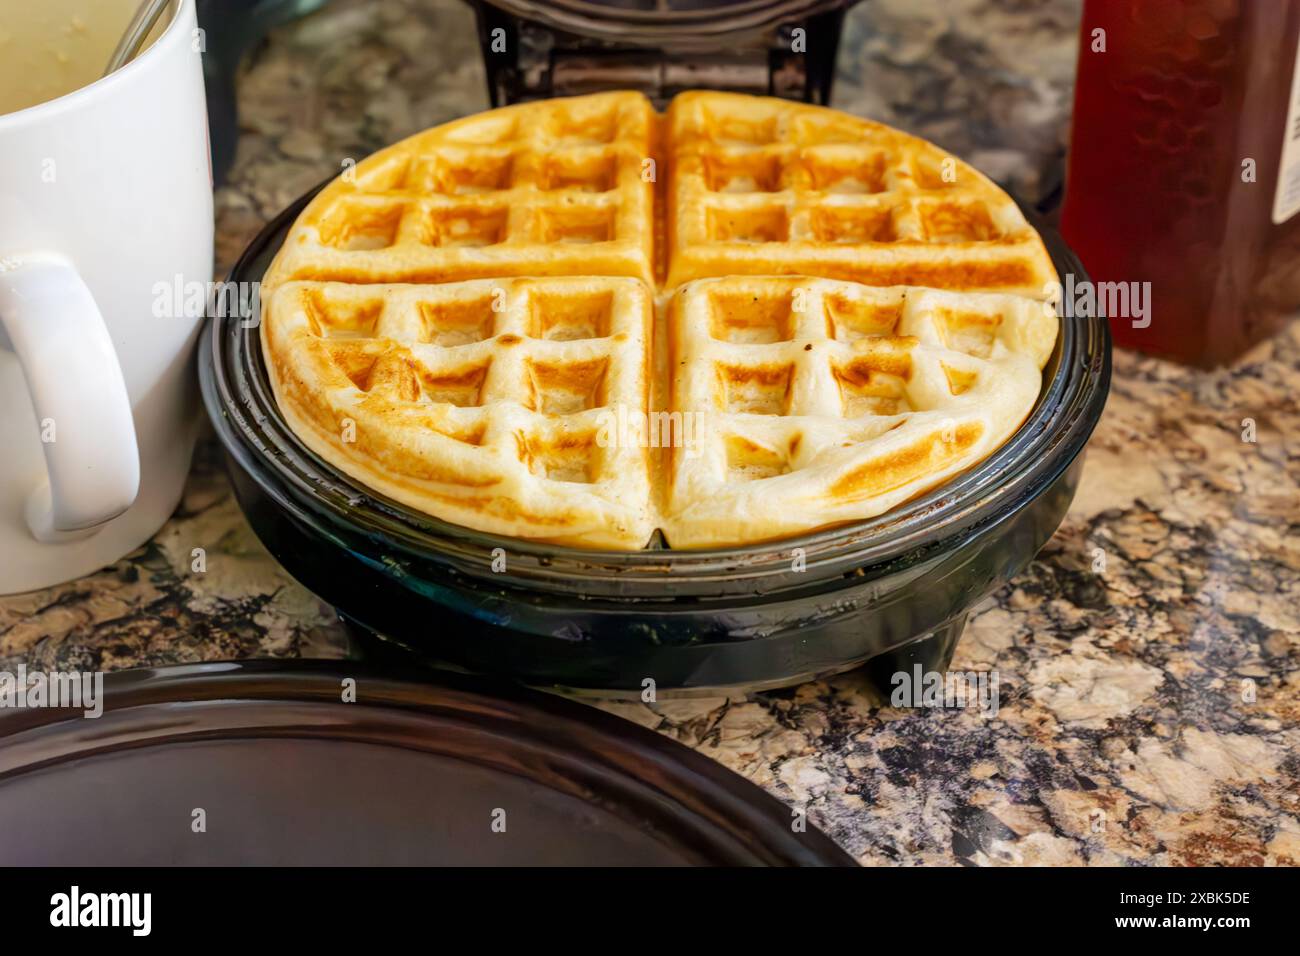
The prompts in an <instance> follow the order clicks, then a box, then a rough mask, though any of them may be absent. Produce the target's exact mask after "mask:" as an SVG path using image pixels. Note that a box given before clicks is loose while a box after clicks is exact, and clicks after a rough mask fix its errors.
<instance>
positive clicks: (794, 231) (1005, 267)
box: [667, 93, 1056, 296]
mask: <svg viewBox="0 0 1300 956" xmlns="http://www.w3.org/2000/svg"><path fill="white" fill-rule="evenodd" d="M667 125H668V142H669V144H670V145H669V150H670V157H671V162H670V178H669V187H668V203H667V211H668V214H669V217H670V222H669V226H668V234H669V247H670V248H669V260H670V261H669V269H668V285H669V286H670V287H674V288H675V287H676V286H679V285H681V284H683V283H685V282H689V281H690V280H692V279H699V278H705V277H709V276H726V275H740V274H748V275H771V274H786V275H813V276H820V277H823V278H828V279H848V280H851V281H854V282H865V283H867V284H869V285H885V286H890V285H918V286H933V287H937V288H945V289H957V290H968V291H976V290H985V291H993V290H997V291H1005V292H1018V293H1023V294H1026V295H1032V296H1042V295H1045V294H1046V290H1047V286H1048V284H1049V283H1051V282H1054V281H1055V280H1056V274H1055V271H1054V270H1053V268H1052V265H1051V260H1050V259H1049V258H1048V255H1047V252H1046V250H1045V249H1044V248H1043V243H1042V240H1041V239H1040V238H1039V236H1038V233H1037V232H1036V231H1034V229H1033V228H1032V227H1031V226H1030V225H1029V224H1028V223H1027V222H1026V221H1025V217H1024V216H1023V215H1022V214H1021V212H1020V209H1019V208H1018V207H1017V206H1016V204H1015V202H1014V201H1013V200H1012V199H1011V198H1010V197H1009V196H1007V195H1006V193H1004V192H1003V191H1002V190H1001V189H999V188H998V187H997V186H996V185H994V184H993V183H992V182H990V181H989V180H988V179H987V178H985V177H984V175H983V174H981V173H980V172H978V171H977V170H975V169H973V168H972V167H970V166H968V165H966V164H965V163H963V162H961V161H960V160H958V159H956V158H954V157H952V156H948V155H947V154H945V153H944V152H943V151H942V150H940V149H939V148H937V147H936V146H934V145H932V144H930V143H927V142H925V141H924V140H921V139H917V138H916V137H914V136H908V135H906V134H905V133H900V132H899V131H898V130H895V129H891V128H890V127H888V126H883V125H881V124H880V123H873V122H871V121H869V120H863V119H858V118H856V117H852V116H849V115H847V114H844V113H839V112H837V111H835V110H828V109H820V108H817V107H811V106H805V105H802V104H799V103H789V102H786V101H784V100H777V99H769V98H763V97H753V96H742V95H737V94H728V93H683V94H682V95H680V96H678V97H677V98H676V99H674V100H673V102H672V106H671V107H670V109H669V111H668V123H667Z"/></svg>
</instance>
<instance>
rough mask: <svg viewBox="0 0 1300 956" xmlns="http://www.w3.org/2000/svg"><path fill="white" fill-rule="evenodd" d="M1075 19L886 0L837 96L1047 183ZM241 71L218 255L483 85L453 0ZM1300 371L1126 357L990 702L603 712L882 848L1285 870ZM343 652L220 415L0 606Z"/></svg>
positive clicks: (670, 706)
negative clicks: (102, 555)
mask: <svg viewBox="0 0 1300 956" xmlns="http://www.w3.org/2000/svg"><path fill="white" fill-rule="evenodd" d="M1077 22H1078V4H1077V2H1076V0H1050V2H1043V3H1026V2H1023V0H955V2H939V0H873V2H872V3H871V4H869V5H868V6H867V7H864V8H859V9H858V10H856V11H855V12H853V13H852V14H851V15H850V19H849V22H848V24H847V27H846V31H845V35H844V40H843V44H842V51H841V60H840V64H839V81H838V87H837V94H836V105H838V106H840V107H842V108H845V109H849V110H852V111H855V112H859V113H862V114H864V115H870V116H873V117H876V118H880V119H884V120H886V121H889V122H893V123H896V124H897V125H900V126H903V127H905V128H907V129H910V130H913V131H915V132H918V133H920V134H922V135H925V136H928V137H930V138H932V139H935V140H936V141H938V142H939V143H940V144H941V145H943V146H945V147H947V148H948V149H950V150H953V151H954V152H959V153H961V154H962V155H964V156H966V157H968V158H970V159H971V160H973V161H974V162H975V163H976V164H977V165H979V166H981V167H982V168H984V169H985V170H986V171H988V172H989V173H991V174H992V175H994V176H995V177H997V178H998V179H1000V180H1001V181H1003V182H1004V183H1007V184H1009V185H1010V186H1011V187H1012V188H1013V189H1015V190H1017V191H1018V192H1020V193H1021V194H1022V195H1025V196H1027V197H1028V198H1030V199H1031V200H1032V201H1050V199H1051V196H1052V193H1053V190H1054V189H1056V188H1057V187H1058V186H1059V182H1060V177H1061V159H1062V156H1063V155H1064V145H1063V144H1064V141H1065V134H1066V126H1067V117H1068V110H1069V98H1070V87H1071V75H1072V72H1073V63H1074V50H1075V29H1076V26H1077ZM239 96H240V106H241V124H242V133H241V139H240V143H239V150H238V156H237V161H236V165H235V168H234V169H233V170H232V174H231V179H230V182H229V184H228V185H227V186H226V187H225V188H223V189H222V190H221V191H220V192H219V194H218V232H217V239H218V257H219V263H218V269H219V271H224V270H225V269H226V268H228V267H229V265H230V263H231V262H232V261H233V259H234V258H235V256H236V255H237V254H238V252H239V251H240V250H241V249H242V248H243V246H244V245H245V243H246V242H247V241H248V240H249V239H250V238H252V236H253V235H254V234H255V233H256V231H257V230H258V229H259V228H260V227H261V225H262V224H263V222H264V221H265V220H266V219H267V218H268V217H270V216H271V215H273V214H274V213H276V212H278V211H279V210H280V209H281V208H282V207H283V206H285V205H286V204H288V203H289V202H290V201H291V200H292V199H294V198H295V197H296V196H297V195H299V194H300V193H301V192H302V191H304V190H305V189H306V188H308V187H309V186H311V185H313V184H314V183H316V182H317V181H319V180H320V179H321V178H322V177H323V176H325V175H328V174H329V173H331V172H334V171H338V170H339V169H340V168H341V165H342V163H343V162H344V160H346V159H349V158H352V159H356V158H360V157H361V156H363V155H365V154H366V153H368V152H370V151H371V150H373V149H375V148H378V147H380V146H382V145H384V144H386V143H388V142H391V141H393V140H395V139H397V138H399V137H401V136H403V135H405V134H407V133H409V132H411V131H414V130H417V129H420V128H422V127H425V126H428V125H431V124H434V123H437V122H440V121H442V120H446V119H449V118H451V117H454V116H458V115H461V114H463V113H466V112H470V111H473V110H476V109H479V108H482V107H483V106H484V105H485V104H486V96H485V94H484V92H483V77H482V72H481V68H480V64H479V60H478V51H477V45H476V41H475V39H474V35H473V30H472V20H471V17H470V16H469V14H468V12H467V10H466V9H464V8H462V7H460V6H459V5H458V4H457V3H456V2H455V0H432V2H414V0H337V2H335V3H334V4H332V5H331V6H330V7H329V8H328V9H326V10H325V11H323V12H321V13H319V14H316V15H313V16H312V17H309V18H308V19H306V20H303V21H300V22H298V23H295V24H291V25H289V26H286V27H284V28H281V29H280V30H278V31H277V32H276V33H275V34H274V35H273V36H272V37H271V39H270V40H269V41H268V42H267V43H266V44H264V45H263V46H262V47H260V48H259V49H258V50H257V51H256V53H255V55H254V56H253V57H252V58H251V60H250V61H249V63H248V64H247V65H246V68H245V71H244V73H243V76H242V79H241V83H240V88H239ZM1297 394H1300V323H1295V324H1292V326H1291V327H1290V328H1289V329H1287V330H1286V331H1285V332H1284V333H1283V334H1282V335H1281V336H1280V337H1278V338H1277V339H1276V340H1274V341H1273V342H1271V343H1267V344H1265V345H1263V346H1261V347H1260V348H1258V349H1257V350H1256V351H1255V352H1254V353H1253V354H1252V355H1250V356H1247V358H1246V359H1245V360H1244V361H1242V362H1240V363H1239V364H1238V365H1236V366H1235V367H1233V368H1231V369H1228V370H1223V371H1219V372H1213V373H1205V372H1196V371H1190V370H1186V369H1181V368H1178V367H1176V366H1173V365H1169V364H1166V363H1163V362H1159V361H1155V360H1151V359H1144V358H1139V357H1137V356H1135V355H1131V354H1124V353H1120V354H1118V355H1117V356H1116V367H1115V384H1114V388H1113V392H1112V395H1111V399H1110V402H1109V405H1108V407H1107V409H1106V413H1105V415H1104V417H1103V419H1102V421H1101V424H1100V426H1099V427H1098V429H1097V432H1096V434H1095V436H1094V438H1093V440H1092V443H1091V446H1090V449H1089V452H1088V466H1087V469H1086V471H1085V476H1084V479H1083V484H1082V486H1081V489H1080V491H1079V495H1078V497H1077V499H1076V501H1075V503H1074V507H1073V508H1072V510H1071V512H1070V514H1069V516H1068V517H1067V519H1066V521H1065V523H1064V524H1063V525H1062V527H1061V529H1060V531H1059V532H1058V533H1057V535H1056V536H1055V538H1053V539H1052V541H1051V542H1049V543H1048V545H1047V546H1046V547H1045V548H1044V549H1043V551H1042V553H1041V554H1040V555H1039V556H1038V558H1037V559H1036V560H1035V561H1034V562H1033V564H1032V565H1031V566H1030V567H1029V568H1028V570H1027V571H1025V572H1024V573H1023V574H1022V575H1021V576H1020V577H1019V578H1018V579H1017V580H1016V581H1015V582H1014V584H1013V585H1012V586H1010V587H1007V588H1005V589H1003V590H1002V591H1000V592H999V593H997V594H995V595H994V596H993V597H992V598H990V599H989V600H987V601H986V602H985V603H984V604H983V605H982V606H981V608H980V609H979V611H978V612H977V613H976V614H975V615H974V616H973V618H972V621H971V623H970V625H969V626H968V628H967V631H966V634H965V636H964V638H963V639H962V641H961V644H960V645H959V647H958V651H957V657H956V660H955V661H954V664H953V666H954V668H955V669H958V670H963V671H965V670H992V671H996V672H997V674H998V677H999V683H1000V686H999V690H1000V707H999V709H998V710H997V713H996V716H994V717H985V716H981V714H980V713H979V712H978V711H976V710H971V709H929V710H922V711H906V710H901V709H893V708H890V707H887V706H883V702H881V701H880V700H878V699H874V698H873V697H872V696H871V693H870V691H869V690H868V687H867V684H866V682H865V680H864V679H863V678H862V677H861V676H860V675H857V674H847V675H843V676H841V677H838V678H835V679H833V680H829V681H825V682H816V683H811V684H807V685H804V686H801V687H798V688H794V689H790V690H786V691H780V692H772V693H764V694H756V695H753V696H750V697H746V698H739V699H730V700H727V699H690V700H678V701H668V702H661V703H659V704H656V705H642V704H639V703H607V704H603V705H602V706H604V707H606V709H608V710H611V711H613V712H615V713H618V714H621V715H622V716H624V717H626V718H627V719H629V720H632V721H634V722H636V723H639V724H642V725H644V726H647V727H651V728H654V729H656V730H658V731H660V732H662V733H665V734H667V735H669V736H671V737H674V738H676V739H677V740H680V741H682V742H683V743H685V744H687V745H689V746H691V747H693V748H695V749H697V750H699V751H700V752H701V753H704V754H707V755H709V756H711V757H714V758H715V759H717V760H719V761H721V762H722V763H723V764H725V765H726V766H728V767H730V768H732V769H733V770H735V771H737V772H738V773H740V774H742V775H744V776H745V777H747V778H749V779H750V780H752V781H754V782H755V783H757V784H759V785H761V786H763V787H765V788H766V789H768V790H769V791H770V792H772V793H773V794H775V795H776V796H778V797H779V798H781V799H782V800H784V801H786V802H787V803H789V804H790V805H791V806H792V807H800V808H805V809H806V810H807V812H808V815H809V818H810V819H811V820H812V821H813V822H815V823H816V824H817V825H818V826H820V827H822V828H823V829H824V830H826V831H827V832H828V833H829V834H830V835H831V836H832V837H833V838H834V839H835V840H837V841H838V842H839V843H840V844H841V845H842V846H844V847H845V848H846V849H847V850H848V851H849V852H850V853H852V854H853V855H854V856H855V857H857V858H858V859H859V860H860V861H861V862H863V863H867V864H891V863H892V864H953V863H962V864H976V865H985V864H991V865H998V864H1044V863H1047V864H1052V863H1057V864H1062V863H1063V864H1089V863H1092V864H1097V863H1102V864H1126V863H1139V864H1140V863H1158V864H1164V863H1170V864H1291V865H1294V864H1296V863H1298V862H1300V819H1298V817H1300V409H1298V408H1297V402H1296V398H1295V396H1296V395H1297ZM1245 419H1250V420H1252V421H1253V423H1254V436H1253V437H1254V441H1247V440H1243V433H1244V432H1247V430H1248V429H1247V426H1244V425H1243V420H1245ZM1246 437H1250V436H1249V435H1248V434H1247V436H1246ZM196 547H202V548H204V549H205V550H206V552H207V561H206V570H204V571H203V572H201V573H200V572H196V571H194V570H193V568H192V559H191V550H192V549H193V548H196ZM344 653H345V647H344V637H343V633H342V631H341V629H340V628H339V626H338V625H337V623H336V622H335V620H334V618H333V615H332V613H331V612H330V609H329V608H328V607H327V606H326V605H324V604H322V603H321V602H320V601H319V600H317V599H316V598H314V597H313V596H311V595H310V594H308V593H307V592H306V591H304V590H303V589H302V588H300V587H299V586H298V585H297V584H295V583H294V582H293V581H292V580H291V579H289V578H288V577H287V576H286V575H285V574H284V572H283V571H281V570H280V569H279V567H278V566H277V565H276V564H275V562H274V561H273V560H272V559H271V558H270V557H269V556H268V555H267V554H266V552H265V551H264V550H263V549H262V547H261V546H260V545H259V543H258V542H257V540H256V539H255V537H254V536H253V534H252V532H251V531H250V529H249V528H248V526H247V524H246V523H245V522H244V520H243V518H242V516H241V515H240V513H239V510H238V508H237V506H236V505H235V503H234V501H233V499H232V497H231V495H230V492H229V488H228V486H227V484H226V481H225V479H224V477H223V476H222V475H221V474H220V470H219V467H218V465H217V459H216V452H215V450H214V448H213V447H212V444H211V439H210V438H208V439H206V440H205V441H204V443H203V444H202V445H201V446H200V449H199V452H198V456H197V459H196V463H195V468H194V472H193V475H192V478H191V480H190V483H189V487H188V489H187V491H186V494H185V498H184V501H183V503H182V505H181V507H180V509H179V510H178V512H177V513H176V515H175V517H174V518H173V519H172V520H171V522H169V524H168V525H167V526H166V527H165V528H164V529H162V531H161V532H160V533H159V534H158V535H157V537H156V538H155V539H154V540H153V541H152V542H151V543H150V544H148V545H147V546H145V547H144V548H142V549H140V550H138V551H137V552H135V553H134V554H132V555H130V556H128V557H127V558H125V559H123V560H122V561H120V562H118V563H117V564H116V565H114V566H113V567H111V568H108V569H106V570H104V571H103V572H101V573H99V574H97V575H94V576H92V577H88V578H85V579H82V580H79V581H74V582H71V583H69V584H65V585H62V586H60V587H56V588H51V589H49V590H47V591H43V592H38V593H33V594H28V595H22V596H18V597H10V598H4V599H0V667H8V668H10V669H12V667H13V666H14V665H16V664H17V663H18V662H20V661H24V662H26V663H27V664H28V666H29V667H40V668H47V669H54V668H59V669H70V668H75V669H96V668H103V669H117V668H123V667H131V666H138V665H158V664H168V663H178V662H192V661H202V660H218V659H224V658H238V657H254V656H272V657H295V656H310V657H340V656H342V655H343V654H344Z"/></svg>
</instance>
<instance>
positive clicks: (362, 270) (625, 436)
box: [261, 92, 1058, 549]
mask: <svg viewBox="0 0 1300 956" xmlns="http://www.w3.org/2000/svg"><path fill="white" fill-rule="evenodd" d="M657 234H658V236H659V239H658V241H656V235H657ZM656 277H662V278H663V281H661V282H659V283H658V284H657V283H656ZM1055 280H1056V275H1055V272H1054V270H1053V269H1052V266H1051V263H1050V260H1049V258H1048V256H1047V253H1046V251H1045V249H1044V248H1043V246H1042V243H1041V240H1040V239H1039V237H1038V235H1037V234H1036V233H1035V232H1034V230H1033V229H1032V228H1031V227H1030V226H1029V225H1028V224H1027V223H1026V222H1025V220H1024V218H1023V216H1022V215H1021V213H1020V211H1019V209H1018V208H1017V207H1016V205H1015V203H1014V202H1013V201H1012V200H1011V199H1010V198H1009V197H1007V196H1006V195H1005V194H1004V193H1002V192H1001V191H1000V190H999V189H998V188H997V187H996V186H994V185H993V184H992V183H991V182H989V181H988V180H987V179H985V178H984V177H983V176H982V175H981V174H979V173H978V172H976V171H975V170H974V169H972V168H971V167H969V166H967V165H965V164H963V163H961V162H960V161H958V160H956V159H954V158H953V157H949V156H947V155H946V154H944V153H943V152H942V151H941V150H939V149H938V148H937V147H935V146H932V145H931V144H928V143H925V142H924V141H921V140H918V139H915V138H914V137H909V136H906V135H904V134H902V133H899V132H898V131H895V130H892V129H890V128H888V127H885V126H881V125H880V124H877V123H872V122H869V121H866V120H860V119H856V118H854V117H850V116H847V115H845V114H842V113H839V112H836V111H834V110H829V109H823V108H819V107H812V106H805V105H801V104H794V103H789V102H785V101H781V100H773V99H766V98H758V97H746V96H739V95H734V94H722V93H702V92H701V93H687V94H683V95H681V96H679V97H678V98H677V99H676V100H674V102H673V104H672V106H671V108H670V109H669V112H668V114H667V116H666V117H659V116H658V115H657V114H656V113H655V112H654V111H653V109H652V108H651V106H650V104H649V102H648V101H647V100H646V99H645V98H644V97H642V96H641V95H640V94H636V93H604V94H597V95H594V96H586V97H578V98H573V99H565V100H549V101H545V102H540V103H529V104H523V105H519V106H513V107H507V108H505V109H501V110H494V111H491V112H488V113H483V114H478V115H476V116H471V117H468V118H466V119H463V120H459V121H456V122H454V123H450V124H447V125H445V126H441V127H437V128H435V129H432V130H429V131H426V132H424V133H421V134H418V135H416V136H414V137H411V138H410V139H407V140H405V141H403V142H401V143H398V144H396V145H395V146H392V147H390V148H388V149H385V150H383V151H381V152H379V153H377V154H375V155H374V156H371V157H369V158H368V159H366V160H364V161H362V162H361V163H360V164H358V165H357V167H356V168H355V169H354V170H352V171H350V172H349V173H347V174H345V175H344V176H341V177H339V178H338V179H336V180H335V181H334V182H333V183H331V184H330V185H329V186H327V187H326V188H325V189H324V190H322V192H321V193H320V194H319V195H318V196H317V197H316V198H315V199H314V200H313V201H312V202H311V203H310V204H309V205H308V207H307V208H306V210H304V212H303V214H302V215H301V216H300V217H299V219H298V221H297V222H296V223H295V224H294V227H293V228H292V230H291V231H290V233H289V235H288V237H287V239H286V241H285V244H284V246H283V247H282V249H281V250H280V252H279V254H278V255H277V257H276V259H275V261H274V262H273V263H272V266H271V268H270V269H269V270H268V273H267V275H266V278H265V280H264V283H263V296H262V301H263V321H262V330H261V335H262V344H263V350H264V353H265V356H266V359H267V366H268V369H269V372H270V378H271V384H272V387H273V389H274V392H275V396H276V401H277V403H278V404H279V406H280V409H281V411H282V412H283V414H284V415H285V418H286V420H287V421H288V423H289V424H290V426H291V427H292V428H293V430H294V431H295V433H296V434H297V435H298V436H299V437H300V438H301V439H302V440H303V441H304V443H306V444H307V445H308V446H309V447H310V448H311V449H312V450H313V451H315V452H316V453H317V454H318V455H320V456H321V457H322V458H324V459H325V460H327V461H328V462H329V463H331V464H332V465H334V466H336V467H338V468H340V469H341V470H342V471H344V472H345V473H347V474H348V475H350V476H352V477H353V478H355V479H357V480H359V481H361V482H363V483H364V484H366V485H368V486H370V487H372V488H374V489H375V490H377V491H379V492H381V493H383V494H386V495H388V496H389V497H391V498H393V499H395V500H397V501H400V502H402V503H403V504H406V505H408V506H410V507H414V508H416V509H419V510H421V511H424V512H426V513H428V514H431V515H434V516H437V517H440V518H444V519H447V520H450V521H453V522H456V523H459V524H463V525H466V526H469V527H473V528H478V529H480V530H485V531H490V532H494V533H499V534H505V535H512V536H519V537H526V538H532V539H540V540H548V541H555V542H557V543H563V544H571V545H578V546H586V547H597V548H622V549H633V548H640V547H643V546H645V545H646V544H647V542H648V541H649V540H650V538H651V536H652V535H653V533H654V531H655V529H660V530H662V531H663V533H664V536H665V537H666V539H667V542H668V544H669V545H671V546H673V547H708V546H727V545H741V544H747V543H752V542H756V541H763V540H769V539H773V538H777V537H782V536H787V535H791V534H796V533H799V532H803V531H809V530H813V529H816V528H820V527H824V526H827V525H831V524H836V523H840V522H845V521H851V520H857V519H862V518H866V517H871V516H873V515H876V514H879V513H881V512H882V511H884V510H886V509H888V508H890V507H893V506H894V505H896V504H898V503H900V502H902V501H905V500H907V499H909V498H911V497H914V496H915V495H917V494H920V493H921V492H923V491H925V490H928V489H929V488H932V487H934V486H935V485H936V484H938V483H940V482H942V481H944V480H945V479H947V478H949V477H951V476H952V475H954V474H956V473H958V472H960V471H962V470H964V469H967V468H969V467H971V466H972V465H974V464H976V463H977V462H979V461H980V460H982V459H983V458H985V457H987V456H988V455H989V454H990V453H991V452H992V451H993V450H994V449H996V448H997V447H998V446H999V445H1001V444H1002V443H1003V442H1004V441H1005V440H1006V439H1007V438H1008V437H1010V435H1011V434H1012V433H1013V432H1014V431H1015V429H1016V428H1017V427H1019V425H1020V424H1021V422H1023V421H1024V419H1025V417H1026V416H1027V414H1028V413H1029V410H1030V409H1031V408H1032V406H1033V404H1034V401H1035V400H1036V398H1037V396H1038V394H1039V391H1040V387H1041V370H1042V368H1043V365H1044V364H1045V362H1046V361H1047V358H1048V356H1049V355H1050V353H1051V350H1052V347H1053V345H1054V343H1055V340H1056V335H1057V331H1058V329H1057V319H1056V316H1055V312H1054V310H1053V308H1052V307H1051V304H1050V302H1049V301H1045V300H1047V299H1048V298H1049V297H1050V294H1051V289H1052V284H1053V283H1054V282H1055ZM927 287H929V288H927ZM656 303H657V304H658V308H657V309H656Z"/></svg>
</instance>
